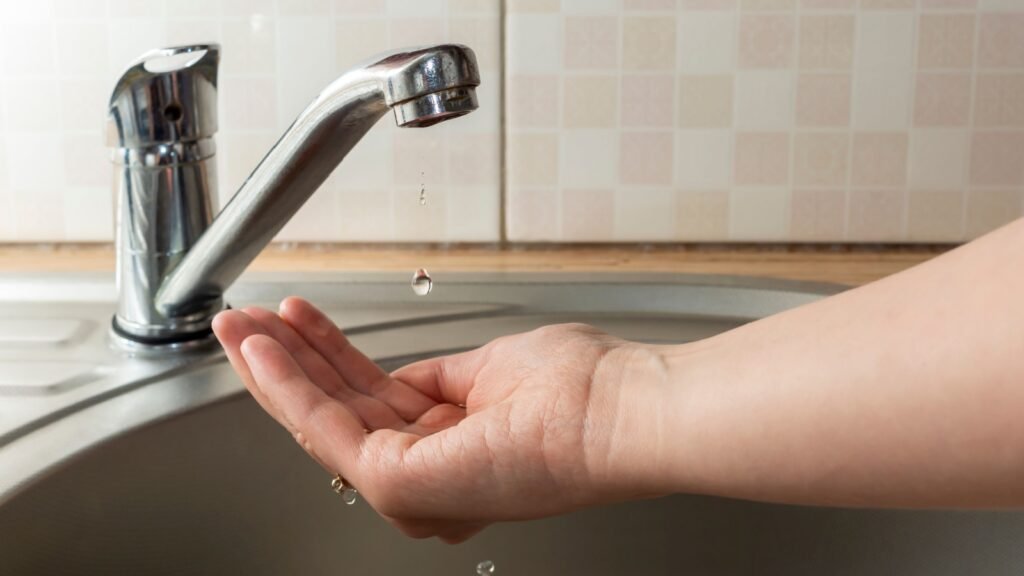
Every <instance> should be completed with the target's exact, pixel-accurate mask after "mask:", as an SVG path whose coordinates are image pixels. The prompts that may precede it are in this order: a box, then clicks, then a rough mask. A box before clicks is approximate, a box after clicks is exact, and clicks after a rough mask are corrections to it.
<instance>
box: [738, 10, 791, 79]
mask: <svg viewBox="0 0 1024 576" xmlns="http://www.w3.org/2000/svg"><path fill="white" fill-rule="evenodd" d="M795 38H796V31H795V24H794V16H793V15H792V14H771V13H765V14H749V13H748V14H744V15H742V16H741V17H740V27H739V41H740V44H739V67H740V68H789V67H790V66H792V64H793V56H794V46H795V44H796V42H795Z"/></svg>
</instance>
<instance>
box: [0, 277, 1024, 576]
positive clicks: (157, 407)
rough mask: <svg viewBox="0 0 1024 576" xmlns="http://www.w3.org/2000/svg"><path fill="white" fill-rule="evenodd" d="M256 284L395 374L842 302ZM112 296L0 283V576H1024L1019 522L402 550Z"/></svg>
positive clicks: (52, 282) (671, 287)
mask: <svg viewBox="0 0 1024 576" xmlns="http://www.w3.org/2000/svg"><path fill="white" fill-rule="evenodd" d="M434 280H435V282H436V284H435V289H434V291H433V292H432V293H431V294H430V295H429V296H426V297H417V296H415V295H414V294H413V292H412V290H411V289H410V287H409V283H408V282H409V279H408V277H407V276H406V275H404V274H403V275H396V274H310V275H295V274H289V275H288V276H287V277H286V276H282V275H265V274H262V275H261V274H248V275H246V276H243V279H242V281H241V282H239V283H237V284H236V286H235V287H234V288H232V290H231V291H230V292H229V293H228V300H229V302H231V303H232V304H234V305H235V306H245V305H250V304H257V305H264V306H271V307H273V306H275V305H276V303H277V302H278V301H280V300H281V299H282V298H283V297H285V296H288V295H291V294H299V295H302V296H304V297H306V298H308V299H309V300H311V301H312V302H314V303H316V304H317V305H319V306H321V307H322V308H323V309H324V310H325V311H326V312H327V313H328V314H329V315H330V316H331V317H332V318H333V319H334V320H335V321H336V322H337V323H338V324H339V325H341V326H342V327H344V328H345V329H346V330H347V331H348V333H349V335H350V337H351V338H352V340H353V342H355V344H356V345H358V346H360V347H361V348H362V349H363V350H365V351H366V352H367V353H368V354H369V355H370V356H371V357H373V358H375V359H377V360H378V361H379V362H380V363H382V364H383V365H384V366H385V367H386V368H389V369H390V368H395V367H397V366H399V365H402V364H403V363H406V362H409V361H412V360H416V359H420V358H426V357H430V356H434V355H438V354H443V353H448V352H452V351H458V350H464V349H468V348H472V347H475V346H478V345H480V344H483V343H485V342H486V341H488V340H490V339H492V338H494V337H497V336H500V335H504V334H510V333H515V332H521V331H525V330H529V329H532V328H534V327H538V326H541V325H544V324H549V323H554V322H566V321H576V322H587V323H591V324H594V325H596V326H598V327H600V328H602V329H604V330H606V331H608V332H611V333H613V334H615V335H618V336H621V337H624V338H631V339H636V340H645V341H650V342H664V343H669V342H686V341H691V340H695V339H699V338H704V337H706V336H710V335H713V334H716V333H718V332H721V331H724V330H728V329H730V328H733V327H735V326H738V325H741V324H743V323H745V322H749V321H751V320H754V319H757V318H760V317H763V316H766V315H770V314H773V313H775V312H779V311H782V310H785V309H787V308H791V307H794V306H798V305H801V304H804V303H808V302H811V301H813V300H816V299H818V298H820V297H822V296H823V295H827V294H831V293H835V292H837V291H839V290H841V287H837V286H829V285H815V284H807V283H794V282H782V281H768V280H751V279H743V278H724V277H691V276H678V275H676V276H666V275H636V274H630V275H555V274H502V273H494V274H450V275H435V277H434ZM114 297H115V291H114V287H113V284H112V281H111V279H110V278H109V277H108V276H107V275H90V274H83V275H59V276H38V275H37V276H17V275H8V276H0V574H5V575H6V574H19V575H20V574H106V575H110V574H133V575H136V574H189V575H195V574H247V575H259V574H302V575H319V574H358V575H385V574H387V575H398V574H416V575H445V576H450V575H452V574H467V575H468V574H472V573H473V570H474V568H475V566H476V565H477V563H478V562H481V561H484V560H491V561H493V562H494V563H495V565H496V566H497V573H499V574H508V575H530V576H544V575H552V576H553V575H559V576H563V575H566V574H573V575H611V574H716V575H731V574H752V573H758V574H783V573H784V574H790V575H803V574H807V575H811V574H814V575H819V574H831V575H845V574H871V575H879V574H900V575H910V574H922V575H923V574H928V575H929V576H934V575H943V574H965V573H984V574H987V575H1001V574H1020V573H1022V572H1024V554H1022V553H1021V550H1022V548H1021V545H1020V543H1021V541H1022V539H1024V513H1010V512H1002V513H998V512H952V511H935V512H920V511H915V512H910V511H877V510H843V509H823V508H805V507H794V506H780V505H769V504H757V503H749V502H741V501H733V500H726V499H720V498H710V497H701V496H673V497H669V498H663V499H658V500H651V501H644V502H636V503H628V504H621V505H616V506H609V507H604V508H599V509H594V510H587V511H581V512H577V513H573V514H570V515H567V516H563V517H558V518H552V519H546V520H540V521H535V522H525V523H509V524H502V525H497V526H494V527H491V528H489V529H488V530H486V531H485V532H484V533H482V534H481V535H479V536H478V537H476V538H474V539H473V540H471V541H470V542H468V543H466V544H463V545H460V546H448V545H444V544H442V543H439V542H436V541H433V540H426V541H416V540H410V539H408V538H406V537H404V536H402V535H400V534H399V533H398V532H397V531H395V530H394V529H393V528H391V527H390V526H388V525H387V524H386V523H385V522H384V521H382V520H381V519H379V518H378V517H377V516H376V514H374V513H373V511H372V510H371V509H370V508H369V507H368V506H367V505H366V504H365V503H364V502H362V501H360V502H358V503H357V504H356V505H354V506H345V505H344V504H343V503H342V501H341V499H340V498H338V497H337V495H336V494H334V493H333V492H332V491H331V490H330V487H329V483H330V477H329V475H328V474H327V473H326V472H324V471H323V470H322V469H320V468H319V467H318V466H316V465H315V464H313V463H312V462H311V461H310V460H309V458H307V457H306V455H305V453H303V452H302V451H301V450H300V449H299V448H298V446H297V445H296V444H295V443H294V442H293V441H292V439H291V437H290V436H289V435H288V434H287V433H286V432H284V431H283V430H282V429H280V428H279V427H278V426H277V425H276V424H275V423H274V422H273V421H272V420H270V418H269V417H267V416H266V415H265V414H263V413H262V411H261V410H260V409H259V408H258V406H257V405H256V404H255V402H253V401H252V400H251V398H250V397H249V396H248V395H247V394H246V393H245V390H244V388H243V387H242V385H241V383H240V382H238V380H237V379H236V378H235V376H234V374H233V373H232V372H231V370H230V368H229V367H228V365H227V363H226V361H225V359H224V357H223V355H222V354H221V353H219V352H218V351H216V350H207V351H202V350H199V351H192V352H188V353H182V354H177V355H166V354H164V355H152V354H136V355H134V356H132V355H128V354H126V353H125V352H124V351H122V350H119V349H117V348H114V347H112V346H111V345H110V344H109V339H108V334H107V331H108V329H109V323H110V318H111V316H112V314H113V311H114V304H115V303H114Z"/></svg>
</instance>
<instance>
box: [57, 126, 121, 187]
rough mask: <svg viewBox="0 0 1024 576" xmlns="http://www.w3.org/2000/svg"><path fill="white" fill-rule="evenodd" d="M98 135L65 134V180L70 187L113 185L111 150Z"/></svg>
mask: <svg viewBox="0 0 1024 576" xmlns="http://www.w3.org/2000/svg"><path fill="white" fill-rule="evenodd" d="M98 136H99V135H98V134H94V133H87V134H75V133H66V134H64V180H65V182H66V183H67V185H68V186H70V187H80V188H89V187H92V188H106V189H108V190H109V189H110V187H111V184H112V176H113V170H112V166H111V163H110V149H109V148H107V146H106V143H105V142H104V141H103V139H101V138H99V137H98Z"/></svg>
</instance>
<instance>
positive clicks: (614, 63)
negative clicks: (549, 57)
mask: <svg viewBox="0 0 1024 576" xmlns="http://www.w3.org/2000/svg"><path fill="white" fill-rule="evenodd" d="M563 46H564V48H563V50H564V53H565V67H566V68H567V69H569V70H580V69H584V70H613V69H616V68H618V66H619V20H618V18H616V17H614V16H566V18H565V40H564V44H563Z"/></svg>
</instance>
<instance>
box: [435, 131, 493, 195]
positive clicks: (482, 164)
mask: <svg viewBox="0 0 1024 576" xmlns="http://www.w3.org/2000/svg"><path fill="white" fill-rule="evenodd" d="M499 144H500V138H499V136H498V134H495V133H490V132H486V133H482V134H475V133H467V134H459V136H458V137H457V138H450V139H448V153H447V154H446V155H445V156H446V157H447V160H448V181H449V182H450V183H451V184H453V185H457V186H478V187H485V186H491V187H492V188H494V189H497V187H498V182H499V180H500V175H501V168H500V161H501V158H500V154H499V151H500V149H499Z"/></svg>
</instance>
